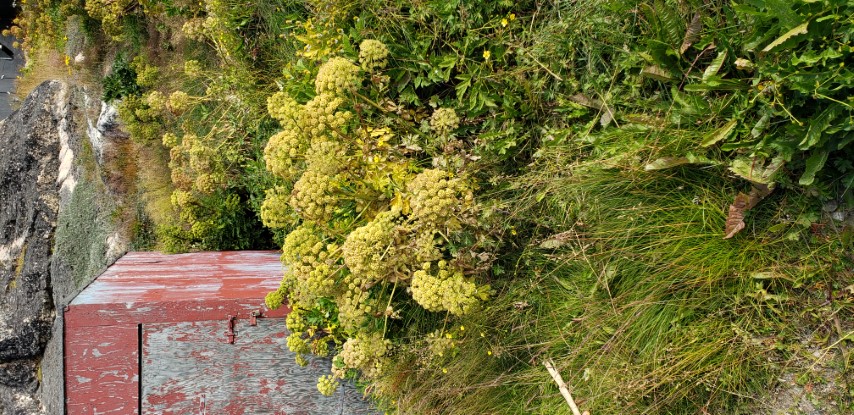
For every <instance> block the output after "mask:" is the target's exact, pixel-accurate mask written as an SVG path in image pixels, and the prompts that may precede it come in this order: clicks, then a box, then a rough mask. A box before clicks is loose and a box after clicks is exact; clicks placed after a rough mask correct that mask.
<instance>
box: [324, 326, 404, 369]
mask: <svg viewBox="0 0 854 415" xmlns="http://www.w3.org/2000/svg"><path fill="white" fill-rule="evenodd" d="M390 352H391V342H390V341H389V340H388V339H384V338H383V336H382V333H372V334H359V335H357V336H356V337H354V338H349V339H347V341H346V342H345V343H344V346H343V348H342V349H341V353H339V354H338V356H336V360H337V359H340V361H341V362H343V364H344V367H346V368H348V369H356V370H360V371H362V374H364V375H365V376H367V377H368V378H376V377H378V376H380V375H381V374H382V373H383V369H384V368H385V367H386V366H387V365H388V354H389V353H390Z"/></svg>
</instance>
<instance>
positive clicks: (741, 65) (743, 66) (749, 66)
mask: <svg viewBox="0 0 854 415" xmlns="http://www.w3.org/2000/svg"><path fill="white" fill-rule="evenodd" d="M735 67H736V68H737V69H739V70H742V71H753V68H755V67H756V66H755V65H754V64H753V62H751V61H749V60H747V59H744V58H738V59H736V60H735Z"/></svg>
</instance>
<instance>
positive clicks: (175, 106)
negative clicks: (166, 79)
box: [167, 91, 190, 114]
mask: <svg viewBox="0 0 854 415" xmlns="http://www.w3.org/2000/svg"><path fill="white" fill-rule="evenodd" d="M167 104H168V105H169V110H170V111H172V113H173V114H181V113H183V112H185V111H187V110H188V109H189V108H190V95H189V94H187V93H186V92H184V91H175V92H173V93H171V94H169V101H168V102H167Z"/></svg>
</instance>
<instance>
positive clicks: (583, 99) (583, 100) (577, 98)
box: [569, 94, 602, 111]
mask: <svg viewBox="0 0 854 415" xmlns="http://www.w3.org/2000/svg"><path fill="white" fill-rule="evenodd" d="M569 100H570V101H572V102H574V103H576V104H580V105H584V106H585V107H588V108H593V109H597V110H600V111H601V110H602V101H599V100H598V99H595V98H588V97H587V96H586V95H584V94H575V95H572V96H570V97H569Z"/></svg>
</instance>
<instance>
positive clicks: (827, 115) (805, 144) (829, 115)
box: [798, 105, 840, 150]
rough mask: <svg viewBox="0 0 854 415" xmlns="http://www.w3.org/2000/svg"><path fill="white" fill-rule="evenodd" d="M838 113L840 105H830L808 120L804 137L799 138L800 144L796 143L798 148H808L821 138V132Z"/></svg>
mask: <svg viewBox="0 0 854 415" xmlns="http://www.w3.org/2000/svg"><path fill="white" fill-rule="evenodd" d="M839 113H840V106H839V105H831V106H829V107H827V108H826V109H825V110H824V111H822V112H821V114H819V115H818V116H817V117H815V118H813V119H812V120H810V126H809V129H807V133H806V135H805V136H804V139H803V140H801V142H800V144H798V148H799V149H801V150H809V149H810V148H812V147H814V146H815V145H816V144H818V143H819V141H820V140H821V136H822V134H823V133H824V132H825V130H827V129H828V127H830V125H831V123H832V122H833V120H834V119H836V117H837V116H838V115H839Z"/></svg>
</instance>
